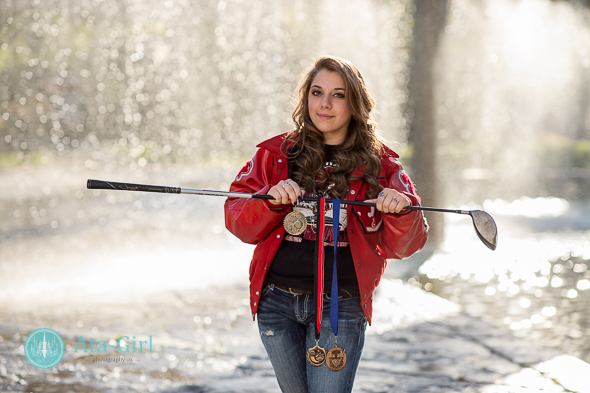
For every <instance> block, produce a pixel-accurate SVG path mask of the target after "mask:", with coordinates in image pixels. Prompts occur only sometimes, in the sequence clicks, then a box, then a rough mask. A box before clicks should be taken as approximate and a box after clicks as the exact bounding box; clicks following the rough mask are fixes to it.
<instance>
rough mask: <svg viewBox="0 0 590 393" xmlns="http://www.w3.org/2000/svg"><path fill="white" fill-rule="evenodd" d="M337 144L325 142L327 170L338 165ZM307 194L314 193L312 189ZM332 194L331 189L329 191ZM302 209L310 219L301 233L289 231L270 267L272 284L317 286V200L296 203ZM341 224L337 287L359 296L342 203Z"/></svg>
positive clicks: (329, 253)
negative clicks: (315, 266)
mask: <svg viewBox="0 0 590 393" xmlns="http://www.w3.org/2000/svg"><path fill="white" fill-rule="evenodd" d="M333 147H334V146H331V145H326V148H325V153H326V161H327V162H326V164H325V165H324V170H326V171H327V172H328V173H329V172H330V170H331V169H333V168H334V167H335V164H334V163H332V149H333ZM307 194H308V195H309V194H311V196H315V195H314V194H313V193H309V192H308V193H307ZM327 194H328V195H325V196H326V197H328V198H329V197H330V196H329V191H328V192H327ZM295 209H296V210H298V211H300V212H301V213H303V214H304V215H305V216H306V218H307V221H308V224H307V228H306V230H305V232H303V234H301V235H299V236H294V235H289V234H286V235H285V238H284V239H283V242H282V243H281V246H280V247H279V251H278V252H277V255H276V256H275V258H274V260H273V263H272V265H271V267H270V270H269V272H268V275H267V277H266V281H268V282H270V283H272V284H279V285H283V286H285V287H288V288H295V289H302V290H314V264H315V262H314V258H315V238H316V237H315V234H316V230H315V228H314V225H312V223H315V217H316V203H306V202H303V203H301V204H299V205H298V206H297V207H295ZM331 211H332V204H331V203H329V204H327V206H326V220H325V221H326V223H325V225H326V227H325V236H324V288H325V289H326V291H328V292H329V291H330V288H331V286H332V273H333V265H334V241H333V237H334V236H333V233H332V232H333V228H332V212H331ZM339 221H340V225H339V232H338V246H337V253H338V262H337V263H338V287H339V288H342V289H344V290H346V291H348V292H350V293H351V294H352V295H353V296H359V289H358V279H357V277H356V271H355V269H354V261H353V260H352V254H351V252H350V247H349V244H348V235H347V233H346V226H347V217H346V205H345V204H341V205H340V220H339Z"/></svg>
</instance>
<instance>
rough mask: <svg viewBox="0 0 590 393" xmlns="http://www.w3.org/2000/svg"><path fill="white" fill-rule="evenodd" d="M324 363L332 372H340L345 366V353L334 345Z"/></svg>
mask: <svg viewBox="0 0 590 393" xmlns="http://www.w3.org/2000/svg"><path fill="white" fill-rule="evenodd" d="M326 358H327V359H326V363H327V364H328V367H329V368H330V370H332V371H340V370H342V369H343V368H344V365H346V351H345V350H344V348H340V347H339V346H338V345H336V346H335V347H334V348H332V349H330V350H329V351H328V354H327V356H326Z"/></svg>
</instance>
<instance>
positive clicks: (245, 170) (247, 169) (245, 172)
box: [234, 158, 254, 181]
mask: <svg viewBox="0 0 590 393" xmlns="http://www.w3.org/2000/svg"><path fill="white" fill-rule="evenodd" d="M252 169H254V158H252V159H251V160H250V161H248V162H247V163H246V165H244V167H243V168H242V170H241V171H240V172H239V173H238V175H237V176H236V178H235V180H234V181H239V180H242V178H243V177H244V176H248V175H249V174H250V173H252Z"/></svg>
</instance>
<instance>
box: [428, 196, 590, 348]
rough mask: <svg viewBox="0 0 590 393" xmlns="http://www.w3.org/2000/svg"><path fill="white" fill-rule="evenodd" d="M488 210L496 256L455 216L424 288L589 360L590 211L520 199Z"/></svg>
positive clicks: (554, 201) (562, 203) (491, 205)
mask: <svg viewBox="0 0 590 393" xmlns="http://www.w3.org/2000/svg"><path fill="white" fill-rule="evenodd" d="M472 208H473V207H472ZM484 208H487V210H488V212H490V213H491V214H492V216H493V217H494V218H495V219H496V222H497V225H498V231H499V240H498V248H497V250H496V251H490V250H488V249H487V248H485V246H484V245H483V244H481V243H480V242H479V239H478V238H477V236H476V234H475V231H474V230H473V228H472V226H471V220H469V219H465V218H464V217H461V216H456V217H449V220H448V223H447V232H446V241H445V243H444V245H443V247H442V249H441V250H439V251H437V252H436V253H435V255H433V257H432V258H431V259H430V260H428V261H427V262H426V263H425V264H424V265H423V266H422V267H421V268H420V272H421V273H422V278H421V279H422V283H423V284H424V288H426V289H427V290H431V291H433V292H435V293H438V294H440V295H442V296H444V297H447V298H449V299H450V300H453V301H455V302H457V303H459V304H461V305H463V306H464V309H465V311H466V312H468V313H470V314H472V315H476V316H479V317H482V318H484V319H485V320H488V321H492V322H494V323H496V324H499V325H503V326H506V327H508V328H510V329H511V330H512V331H513V332H514V334H516V335H518V336H526V337H529V338H532V339H535V340H538V342H540V343H542V344H544V345H548V346H551V347H555V348H558V349H561V350H563V351H565V352H566V353H570V354H573V355H575V356H579V357H580V358H582V359H585V360H590V340H589V339H588V337H589V333H590V320H589V319H588V318H589V317H588V313H587V309H588V306H589V305H590V270H589V267H590V241H589V240H588V239H590V219H589V217H590V206H589V205H588V204H587V203H580V202H573V201H571V202H568V201H566V200H564V199H559V198H534V199H533V198H521V199H519V200H515V201H512V202H507V201H501V200H496V201H486V203H484Z"/></svg>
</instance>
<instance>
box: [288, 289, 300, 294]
mask: <svg viewBox="0 0 590 393" xmlns="http://www.w3.org/2000/svg"><path fill="white" fill-rule="evenodd" d="M289 293H291V294H293V295H301V294H300V293H295V292H293V291H292V290H291V288H289Z"/></svg>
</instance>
